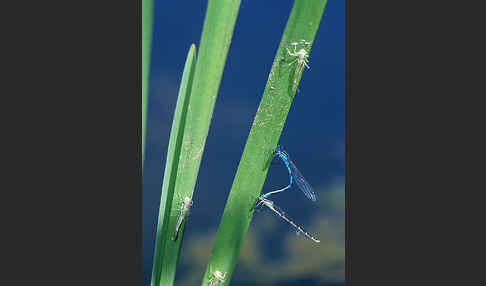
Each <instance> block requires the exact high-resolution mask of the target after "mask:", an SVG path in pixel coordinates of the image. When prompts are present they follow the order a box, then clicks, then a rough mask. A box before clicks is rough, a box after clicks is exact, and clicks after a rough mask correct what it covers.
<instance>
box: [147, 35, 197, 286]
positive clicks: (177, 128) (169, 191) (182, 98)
mask: <svg viewBox="0 0 486 286" xmlns="http://www.w3.org/2000/svg"><path fill="white" fill-rule="evenodd" d="M195 65H196V46H195V45H194V44H192V45H191V47H190V49H189V52H188V54H187V58H186V63H185V65H184V71H183V73H182V80H181V85H180V88H179V95H178V97H177V103H176V109H175V112H174V118H173V121H172V128H171V131H170V138H169V147H168V150H167V161H166V163H165V171H164V182H163V184H162V194H161V202H160V209H159V219H158V224H157V234H156V238H155V248H154V264H153V269H152V282H151V283H152V284H151V285H159V284H160V281H161V280H162V275H163V273H167V272H169V273H172V272H173V273H175V268H176V264H177V256H178V255H177V254H178V247H177V249H173V248H172V247H171V246H172V245H170V244H175V243H173V242H172V241H170V237H171V234H172V233H171V231H170V230H171V229H170V228H169V218H170V216H171V209H172V202H173V197H174V192H175V183H176V178H177V171H178V166H179V158H180V155H181V149H182V138H183V135H184V127H185V121H186V117H187V110H188V106H189V99H190V96H191V93H190V91H191V86H192V82H193V79H194V71H195ZM174 246H175V245H174ZM174 251H176V252H177V253H176V255H174V254H173V252H174Z"/></svg>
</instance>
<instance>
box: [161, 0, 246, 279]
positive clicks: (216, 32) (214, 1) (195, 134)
mask: <svg viewBox="0 0 486 286" xmlns="http://www.w3.org/2000/svg"><path fill="white" fill-rule="evenodd" d="M239 7H240V0H210V1H209V2H208V7H207V11H206V17H205V20H204V26H203V30H202V35H201V43H200V47H199V53H198V54H199V55H198V57H197V61H196V66H195V71H194V81H193V83H192V87H191V96H190V98H189V105H188V110H187V117H186V121H185V126H184V133H183V139H182V147H181V148H182V149H181V153H180V158H179V164H178V170H177V176H176V182H175V192H174V199H173V200H172V201H171V203H169V202H167V203H166V206H168V205H169V204H171V206H170V210H171V213H170V215H167V216H166V217H164V225H165V222H166V221H167V226H168V228H167V229H164V230H160V229H159V230H158V233H157V235H158V236H159V232H160V231H162V233H161V234H160V235H162V236H164V239H165V246H164V248H163V250H160V251H159V252H157V251H156V253H155V255H157V257H156V259H158V260H157V261H156V262H157V263H156V264H157V265H154V271H153V275H152V286H169V285H173V282H174V277H175V271H176V263H177V259H178V257H179V252H180V246H181V242H182V238H183V234H184V227H185V222H184V223H183V224H182V227H181V230H180V233H179V237H178V239H177V240H176V241H175V242H174V241H172V240H170V237H171V236H172V235H173V234H174V231H175V228H176V224H177V219H178V215H179V209H180V207H181V204H182V201H183V200H184V198H185V197H189V198H192V195H193V192H194V187H195V185H196V179H197V175H198V172H199V166H200V164H201V158H202V155H203V151H204V145H205V143H206V137H207V135H208V131H209V126H210V123H211V118H212V114H213V109H214V103H215V101H216V97H217V94H218V88H219V85H220V82H221V77H222V74H223V69H224V65H225V62H226V56H227V54H228V49H229V45H230V42H231V36H232V34H233V29H234V25H235V22H236V17H237V14H238V9H239ZM164 180H165V179H164ZM164 184H165V181H164ZM155 267H157V268H155Z"/></svg>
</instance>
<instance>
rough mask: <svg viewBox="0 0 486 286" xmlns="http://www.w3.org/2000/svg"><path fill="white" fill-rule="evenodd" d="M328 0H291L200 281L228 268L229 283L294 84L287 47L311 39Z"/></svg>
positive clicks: (226, 277) (280, 131) (289, 103)
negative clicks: (273, 58)
mask: <svg viewBox="0 0 486 286" xmlns="http://www.w3.org/2000/svg"><path fill="white" fill-rule="evenodd" d="M326 2H327V1H326V0H305V1H295V2H294V6H293V8H292V11H291V14H290V16H289V19H288V22H287V25H286V28H285V31H284V33H283V36H282V40H281V42H280V45H279V48H278V51H277V54H276V57H275V60H274V63H273V65H272V69H271V71H270V75H269V79H268V81H267V85H266V87H265V91H264V93H263V97H262V99H261V102H260V106H259V108H258V111H257V113H256V115H255V119H254V121H253V125H252V127H251V130H250V134H249V136H248V139H247V142H246V145H245V148H244V151H243V154H242V157H241V160H240V163H239V165H238V169H237V172H236V175H235V178H234V181H233V185H232V187H231V191H230V194H229V197H228V200H227V203H226V206H225V209H224V213H223V216H222V219H221V223H220V225H219V228H218V232H217V235H216V241H215V244H214V247H213V250H212V252H211V258H210V261H209V263H208V266H207V267H206V272H205V275H204V278H203V282H202V285H203V286H206V285H210V284H209V280H210V279H211V277H212V276H213V274H214V272H215V271H221V272H222V273H226V276H225V281H226V282H225V284H224V285H228V284H229V281H230V280H231V276H232V274H233V271H234V268H235V265H236V262H237V259H238V256H239V252H240V248H241V244H242V242H243V239H244V237H245V235H246V233H247V231H248V227H249V225H250V222H251V219H252V217H253V211H254V205H255V202H256V200H257V198H258V195H259V194H260V192H261V189H262V187H263V184H264V182H265V179H266V175H267V172H268V165H269V163H270V161H271V156H272V153H273V150H274V149H275V147H276V145H277V143H278V140H279V138H280V135H281V133H282V130H283V126H284V124H285V120H286V118H287V114H288V112H289V109H290V106H291V103H292V101H293V98H294V96H295V91H296V88H297V86H295V85H294V83H293V81H294V76H295V71H296V68H294V67H293V66H292V65H290V66H289V63H290V62H291V61H293V60H294V59H295V58H293V57H291V56H289V55H288V53H287V50H286V48H287V47H289V45H290V43H292V42H298V41H300V40H305V41H307V42H310V43H312V42H313V40H314V37H315V34H316V32H317V28H318V26H319V24H320V21H321V18H322V14H323V12H324V7H325V5H326ZM311 46H312V44H310V45H309V46H308V47H307V48H306V50H307V52H310V48H311ZM311 65H312V61H311ZM302 72H303V70H300V71H299V73H298V74H297V81H300V77H301V76H302ZM297 84H298V82H297ZM302 96H305V95H302Z"/></svg>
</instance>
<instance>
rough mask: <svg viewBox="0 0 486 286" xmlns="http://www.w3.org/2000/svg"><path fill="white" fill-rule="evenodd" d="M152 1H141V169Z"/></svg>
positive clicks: (143, 157)
mask: <svg viewBox="0 0 486 286" xmlns="http://www.w3.org/2000/svg"><path fill="white" fill-rule="evenodd" d="M152 15H153V11H152V0H142V168H143V162H144V161H145V136H146V127H147V102H148V86H149V71H150V51H151V48H152V18H153V16H152Z"/></svg>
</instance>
